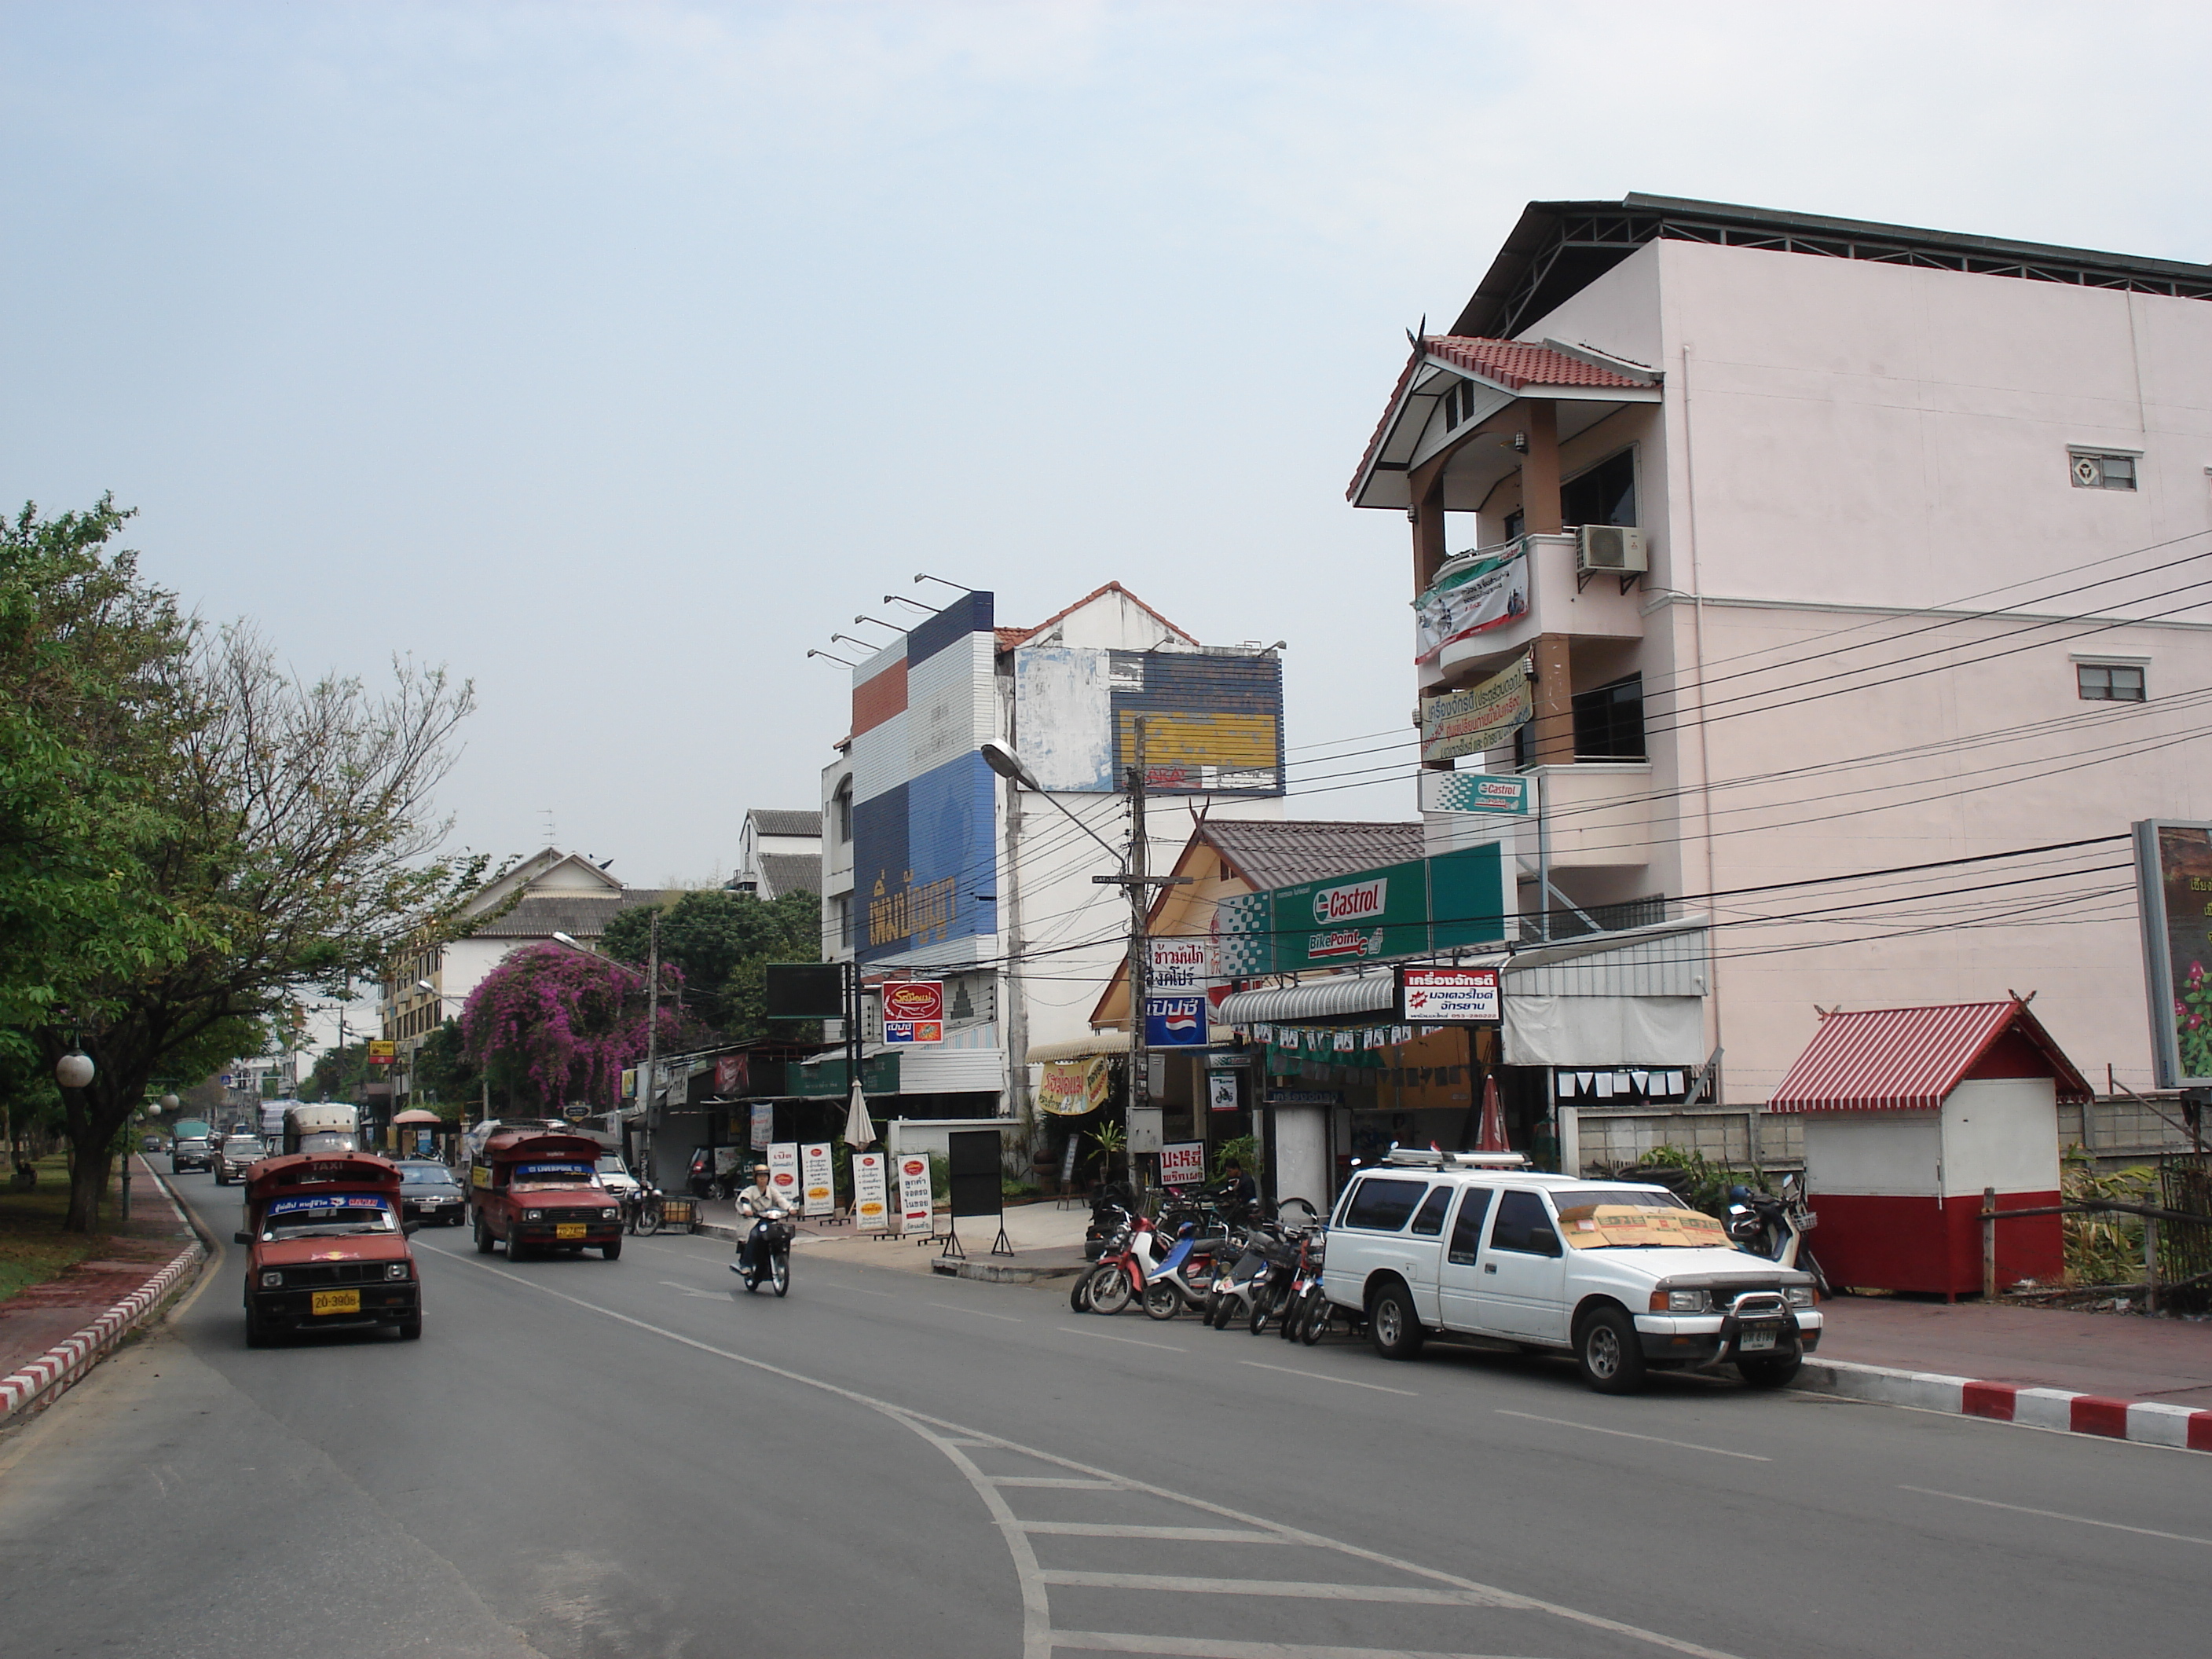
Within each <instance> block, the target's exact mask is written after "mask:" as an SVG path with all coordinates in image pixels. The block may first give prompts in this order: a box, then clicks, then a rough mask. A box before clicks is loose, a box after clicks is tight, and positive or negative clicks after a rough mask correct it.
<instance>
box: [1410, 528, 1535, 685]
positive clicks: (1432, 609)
mask: <svg viewBox="0 0 2212 1659" xmlns="http://www.w3.org/2000/svg"><path fill="white" fill-rule="evenodd" d="M1527 615H1528V558H1527V556H1525V555H1524V554H1523V553H1522V550H1521V549H1520V547H1519V546H1517V545H1516V547H1515V548H1514V550H1512V551H1511V552H1510V553H1508V554H1505V555H1504V556H1501V557H1498V558H1492V559H1477V560H1475V561H1474V562H1473V563H1471V564H1466V565H1462V566H1461V567H1460V568H1458V569H1456V570H1454V569H1452V568H1450V567H1449V565H1447V566H1446V567H1445V568H1444V571H1443V574H1439V575H1438V576H1437V580H1436V582H1435V584H1434V585H1433V586H1431V588H1430V589H1429V591H1428V592H1425V593H1424V594H1422V595H1421V597H1420V598H1419V599H1417V600H1415V601H1414V603H1413V660H1414V661H1415V662H1433V661H1435V660H1436V657H1437V653H1438V652H1439V651H1442V650H1443V648H1444V647H1446V646H1448V645H1450V644H1453V643H1455V641H1460V640H1464V639H1469V638H1472V637H1473V636H1474V635H1477V634H1481V633H1486V632H1488V631H1489V630H1490V629H1493V628H1502V627H1504V625H1505V624H1506V623H1510V622H1512V621H1515V620H1516V619H1517V618H1519V617H1525V616H1527Z"/></svg>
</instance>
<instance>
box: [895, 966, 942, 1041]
mask: <svg viewBox="0 0 2212 1659" xmlns="http://www.w3.org/2000/svg"><path fill="white" fill-rule="evenodd" d="M883 1003H884V1042H907V1043H913V1042H944V1041H945V984H944V981H941V980H934V979H894V980H886V981H884V987H883Z"/></svg>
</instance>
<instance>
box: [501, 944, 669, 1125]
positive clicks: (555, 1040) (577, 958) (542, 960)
mask: <svg viewBox="0 0 2212 1659" xmlns="http://www.w3.org/2000/svg"><path fill="white" fill-rule="evenodd" d="M661 974H662V984H663V991H662V995H661V1003H660V1019H659V1028H660V1046H661V1048H662V1050H663V1052H673V1051H675V1050H677V1049H678V1048H680V1047H681V1046H683V1042H684V1038H685V1036H687V1031H686V1027H685V1022H684V1015H683V1012H682V1008H681V998H680V993H681V991H682V988H683V982H684V975H683V972H682V970H681V969H675V968H671V967H669V966H667V965H666V964H665V963H664V964H663V965H662V969H661ZM461 1036H462V1040H463V1048H464V1052H465V1054H466V1056H467V1058H468V1059H469V1060H470V1061H471V1063H473V1064H474V1065H476V1066H479V1067H481V1068H482V1070H483V1074H484V1075H485V1076H486V1077H488V1078H489V1079H490V1081H491V1085H492V1087H493V1088H495V1089H496V1090H498V1091H500V1093H501V1096H502V1097H504V1098H505V1100H506V1102H507V1104H508V1106H509V1107H510V1108H521V1109H525V1115H535V1116H540V1117H547V1116H553V1115H557V1114H558V1113H559V1111H560V1109H561V1108H562V1107H563V1106H564V1105H566V1104H568V1103H569V1102H570V1101H572V1100H574V1101H589V1102H592V1103H595V1104H600V1105H606V1106H611V1105H613V1104H614V1103H615V1102H616V1100H617V1097H618V1091H619V1089H620V1086H621V1082H622V1073H623V1070H624V1069H625V1068H626V1067H628V1066H635V1064H636V1063H637V1062H638V1061H639V1060H642V1059H643V1058H644V1057H645V1050H646V989H645V983H644V978H643V975H640V974H638V973H635V972H634V971H633V970H631V969H628V968H624V967H623V966H622V965H621V964H620V963H615V962H611V961H609V960H608V959H607V958H606V957H600V956H594V955H593V954H592V953H591V952H590V951H576V950H571V949H569V948H568V947H567V946H565V945H537V946H534V947H533V948H532V949H530V950H527V951H516V952H515V953H514V954H513V956H511V957H507V960H506V961H504V962H502V963H500V964H499V966H498V967H496V968H495V969H492V970H491V972H490V973H489V974H487V975H484V977H483V982H482V983H480V984H479V985H478V986H477V988H476V989H475V990H473V991H471V992H470V993H469V999H468V1000H467V1001H466V1002H465V1003H464V1004H463V1005H462V1006H461Z"/></svg>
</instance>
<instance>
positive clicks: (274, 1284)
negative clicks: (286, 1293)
mask: <svg viewBox="0 0 2212 1659" xmlns="http://www.w3.org/2000/svg"><path fill="white" fill-rule="evenodd" d="M283 1283H284V1275H283V1273H278V1272H277V1271H276V1269H274V1268H271V1269H270V1271H268V1272H267V1273H263V1274H262V1275H261V1288H262V1289H263V1290H264V1291H274V1290H278V1289H281V1288H282V1287H283Z"/></svg>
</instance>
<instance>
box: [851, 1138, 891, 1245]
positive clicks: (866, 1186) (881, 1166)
mask: <svg viewBox="0 0 2212 1659" xmlns="http://www.w3.org/2000/svg"><path fill="white" fill-rule="evenodd" d="M889 1164H890V1160H889V1159H888V1158H886V1157H885V1156H884V1154H883V1153H881V1152H855V1153H854V1154H853V1225H854V1226H856V1227H858V1228H860V1229H861V1230H862V1231H866V1232H872V1233H882V1232H889V1231H891V1225H890V1218H891V1206H890V1186H889V1184H888V1182H887V1181H886V1179H885V1177H886V1176H887V1174H888V1171H889Z"/></svg>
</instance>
